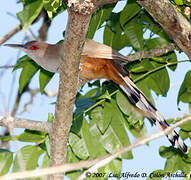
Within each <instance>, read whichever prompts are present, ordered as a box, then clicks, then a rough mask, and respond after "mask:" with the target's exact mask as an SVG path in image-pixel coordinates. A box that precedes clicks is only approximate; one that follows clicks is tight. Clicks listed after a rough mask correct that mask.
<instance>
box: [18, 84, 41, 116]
mask: <svg viewBox="0 0 191 180" xmlns="http://www.w3.org/2000/svg"><path fill="white" fill-rule="evenodd" d="M27 92H28V93H30V100H29V101H28V102H27V103H26V104H25V105H24V108H23V110H22V111H21V112H19V113H18V115H21V114H22V113H24V112H27V110H28V107H29V105H32V104H33V99H34V96H35V95H36V94H37V93H39V92H40V89H39V88H37V89H29V88H28V89H27Z"/></svg>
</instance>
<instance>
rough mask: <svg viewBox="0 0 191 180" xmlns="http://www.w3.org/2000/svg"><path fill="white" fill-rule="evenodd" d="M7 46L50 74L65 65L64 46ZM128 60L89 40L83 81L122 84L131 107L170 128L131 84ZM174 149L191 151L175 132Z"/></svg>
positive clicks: (170, 136) (82, 65)
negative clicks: (126, 67)
mask: <svg viewBox="0 0 191 180" xmlns="http://www.w3.org/2000/svg"><path fill="white" fill-rule="evenodd" d="M6 46H9V47H13V48H17V49H21V50H23V51H24V52H26V53H27V55H28V56H29V57H31V58H32V59H33V60H34V61H35V62H36V63H37V64H39V65H40V66H42V67H43V68H44V69H46V70H48V71H51V72H59V70H60V69H59V68H60V67H61V63H62V51H63V43H60V44H55V45H52V44H47V43H45V42H40V41H30V42H27V43H26V44H24V45H19V44H6ZM124 61H127V58H126V57H125V56H123V55H122V54H120V53H119V52H118V51H116V50H114V49H112V48H111V47H109V46H106V45H104V44H101V43H98V42H96V41H93V40H90V39H86V41H85V44H84V47H83V51H82V54H81V58H80V77H81V78H85V79H87V80H94V79H101V78H105V79H108V80H113V81H114V82H116V83H117V84H119V86H120V88H121V89H122V90H123V91H124V93H125V94H126V96H127V97H128V98H129V100H130V101H131V103H132V104H134V105H135V106H136V107H137V109H138V110H139V112H141V114H143V115H144V117H147V118H149V119H151V120H152V121H153V122H154V123H155V124H156V125H157V126H158V127H159V128H160V129H162V130H164V129H166V128H167V127H169V124H168V123H167V122H166V121H165V119H164V117H163V116H162V115H161V114H160V112H159V111H158V110H157V109H156V108H155V107H154V106H153V105H152V104H151V102H150V101H149V100H148V99H147V98H146V97H145V95H144V94H143V93H142V92H141V91H140V90H139V89H138V88H137V87H136V85H135V84H134V83H133V82H132V81H131V80H130V78H129V72H128V71H127V70H126V69H125V68H124V65H123V63H122V62H124ZM166 136H167V138H168V139H169V141H170V142H171V144H172V145H173V146H174V147H175V148H179V149H180V150H181V151H183V152H184V153H187V151H188V148H187V146H186V145H185V143H184V142H183V140H182V139H181V138H180V137H179V135H178V134H177V133H176V131H172V132H171V133H169V134H168V135H166Z"/></svg>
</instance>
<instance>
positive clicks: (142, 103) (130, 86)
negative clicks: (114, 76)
mask: <svg viewBox="0 0 191 180" xmlns="http://www.w3.org/2000/svg"><path fill="white" fill-rule="evenodd" d="M112 64H113V66H114V67H115V68H116V69H117V70H118V71H117V73H118V75H119V76H120V77H121V78H122V79H123V81H124V82H125V84H124V85H120V88H121V89H122V90H123V91H124V93H125V94H126V95H127V96H128V98H129V100H130V101H131V102H132V103H133V104H134V105H135V106H136V107H137V108H138V109H139V110H140V111H141V112H142V113H143V114H144V116H145V117H147V118H149V119H151V120H152V121H153V122H154V124H156V126H157V127H158V128H159V129H161V130H164V129H166V128H167V127H169V124H168V123H167V122H166V120H165V119H164V117H163V116H162V115H161V114H160V112H159V111H158V110H157V109H156V108H155V107H154V106H153V105H152V104H151V102H150V101H149V100H148V99H147V98H146V97H145V95H144V94H143V93H142V92H141V91H140V90H139V89H138V88H137V87H136V86H135V84H134V83H133V82H132V81H131V80H130V79H129V77H128V76H127V75H128V73H127V70H126V72H125V69H124V67H123V66H122V65H121V64H119V63H116V62H115V61H113V62H112ZM166 136H167V138H168V139H169V141H170V142H171V144H172V145H173V146H174V147H175V148H179V149H180V150H181V151H183V152H184V153H188V148H187V146H186V144H185V143H184V141H183V140H182V139H181V138H180V137H179V135H178V134H177V132H176V131H172V132H171V133H170V134H168V135H166Z"/></svg>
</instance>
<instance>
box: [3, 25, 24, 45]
mask: <svg viewBox="0 0 191 180" xmlns="http://www.w3.org/2000/svg"><path fill="white" fill-rule="evenodd" d="M21 28H22V27H21V25H20V24H19V25H18V26H17V27H15V28H14V29H13V30H11V31H10V32H9V33H7V34H6V35H5V36H4V37H3V38H2V39H0V45H1V44H3V43H4V42H5V41H7V40H8V39H10V38H11V37H12V36H13V35H14V34H16V33H17V32H19V31H20V30H21Z"/></svg>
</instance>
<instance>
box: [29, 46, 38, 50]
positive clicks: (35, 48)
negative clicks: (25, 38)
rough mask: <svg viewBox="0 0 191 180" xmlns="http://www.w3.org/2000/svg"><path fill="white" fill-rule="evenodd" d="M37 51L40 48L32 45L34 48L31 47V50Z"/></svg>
mask: <svg viewBox="0 0 191 180" xmlns="http://www.w3.org/2000/svg"><path fill="white" fill-rule="evenodd" d="M37 49H39V47H38V46H36V45H32V46H30V50H37Z"/></svg>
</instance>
